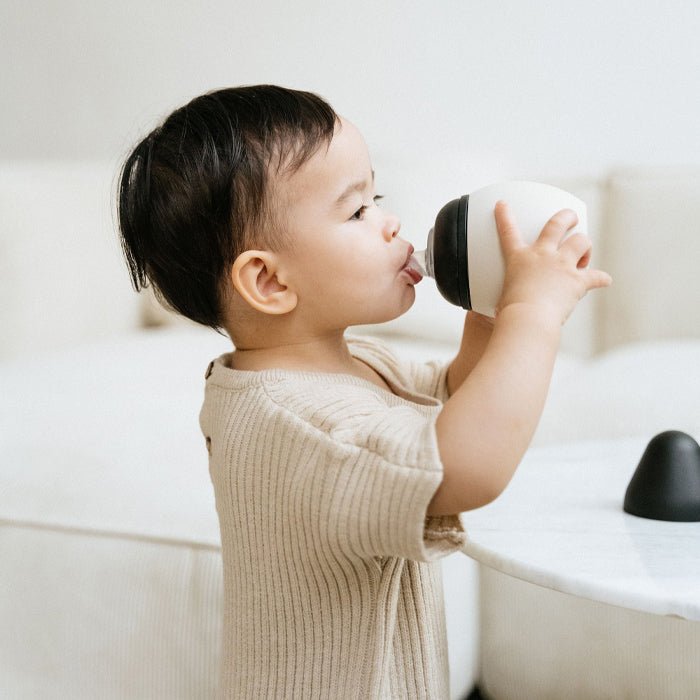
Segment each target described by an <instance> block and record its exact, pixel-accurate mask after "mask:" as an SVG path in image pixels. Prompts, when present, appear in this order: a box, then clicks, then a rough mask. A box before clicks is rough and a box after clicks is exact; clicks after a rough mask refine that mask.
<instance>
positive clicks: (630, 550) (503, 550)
mask: <svg viewBox="0 0 700 700" xmlns="http://www.w3.org/2000/svg"><path fill="white" fill-rule="evenodd" d="M652 437H653V435H649V436H648V437H645V438H636V439H625V440H615V441H605V442H586V443H573V444H569V445H557V446H551V447H543V448H538V449H533V450H530V451H529V452H528V454H527V455H526V456H525V458H524V460H523V462H522V463H521V465H520V466H519V467H518V470H517V471H516V473H515V475H514V477H513V479H512V481H511V482H510V484H509V485H508V487H507V488H506V490H505V491H504V492H503V493H502V494H501V496H499V497H498V498H497V499H496V500H495V501H494V502H493V503H491V504H489V505H488V506H485V507H483V508H480V509H477V510H474V511H469V512H467V513H463V514H462V516H461V518H462V522H463V524H464V527H465V529H466V531H467V534H468V542H467V544H466V546H465V548H464V551H465V553H466V554H468V555H469V556H470V557H473V558H474V559H476V560H477V561H478V562H479V563H481V564H483V565H486V566H489V567H492V568H493V569H496V570H497V571H500V572H502V573H504V574H508V575H510V576H514V577H516V578H519V579H522V580H525V581H528V582H530V583H533V584H536V585H538V586H543V587H545V588H550V589H553V590H557V591H561V592H562V593H568V594H572V595H575V596H578V597H581V598H586V599H589V600H594V601H599V602H602V603H609V604H612V605H617V606H621V607H624V608H629V609H632V610H639V611H643V612H648V613H654V614H657V615H669V616H675V617H679V618H683V619H686V620H691V621H695V622H697V621H700V522H698V523H679V522H666V521H659V520H648V519H646V518H639V517H636V516H633V515H629V514H628V513H625V512H624V511H623V509H622V503H623V499H624V495H625V491H626V489H627V485H628V483H629V480H630V478H631V477H632V474H633V473H634V470H635V469H636V467H637V464H638V463H639V460H640V458H641V456H642V454H643V452H644V449H645V448H646V445H647V443H648V441H649V440H650V439H651V438H652ZM693 437H695V438H696V439H697V437H698V436H696V435H694V436H693Z"/></svg>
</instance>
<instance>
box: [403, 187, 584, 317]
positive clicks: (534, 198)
mask: <svg viewBox="0 0 700 700" xmlns="http://www.w3.org/2000/svg"><path fill="white" fill-rule="evenodd" d="M499 199H502V200H504V201H506V202H507V203H508V205H509V207H510V210H511V212H512V214H513V216H514V218H515V221H516V223H517V224H518V228H519V229H520V231H521V233H522V237H523V240H524V241H525V243H527V244H531V243H532V242H533V241H534V240H535V239H536V238H537V237H538V236H539V234H540V232H541V231H542V229H543V228H544V225H545V224H546V223H547V221H548V219H550V218H551V217H552V215H554V214H555V213H556V212H557V211H559V210H560V209H573V210H574V211H575V212H576V214H577V215H578V223H577V224H576V226H575V227H574V228H573V229H571V230H570V231H568V232H567V237H568V236H570V235H571V234H573V233H586V232H587V228H588V227H587V220H586V205H585V204H584V203H583V202H582V201H581V200H580V199H578V198H577V197H574V195H572V194H570V193H568V192H565V191H564V190H561V189H559V188H558V187H553V186H552V185H545V184H543V183H539V182H528V181H522V180H512V181H506V182H500V183H496V184H493V185H488V186H486V187H482V188H481V189H478V190H476V191H475V192H472V193H471V194H465V195H464V196H462V197H460V198H459V199H453V200H452V201H450V202H448V203H447V204H445V206H444V207H443V208H442V209H440V211H439V212H438V215H437V217H436V219H435V226H434V227H433V228H432V229H431V230H430V233H429V234H428V243H427V246H426V248H425V250H422V251H419V252H416V253H414V254H413V256H412V257H411V259H410V261H409V267H411V268H413V269H415V270H417V271H418V272H419V273H420V274H421V275H423V276H428V277H432V278H433V279H434V280H435V282H436V284H437V288H438V290H439V292H440V294H442V296H443V297H444V298H445V299H446V300H447V301H449V302H450V303H451V304H455V305H457V306H461V307H462V308H464V309H473V310H474V311H476V312H478V313H480V314H484V315H486V316H491V317H493V316H495V314H496V311H495V309H496V304H497V303H498V300H499V298H500V296H501V290H502V289H503V280H504V276H505V265H504V261H503V254H502V253H501V247H500V241H499V239H498V229H497V228H496V219H495V216H494V208H495V205H496V202H497V201H498V200H499Z"/></svg>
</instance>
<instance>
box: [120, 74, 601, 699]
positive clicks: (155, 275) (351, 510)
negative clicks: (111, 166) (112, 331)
mask: <svg viewBox="0 0 700 700" xmlns="http://www.w3.org/2000/svg"><path fill="white" fill-rule="evenodd" d="M379 199H380V197H379V195H378V194H377V193H376V191H375V187H374V171H373V170H372V164H371V160H370V156H369V154H368V152H367V147H366V145H365V142H364V140H363V138H362V136H361V134H360V132H359V131H358V130H357V128H356V127H355V126H354V125H353V124H351V123H350V122H349V121H347V120H346V119H344V118H342V117H341V116H339V115H337V114H336V113H335V112H334V111H333V109H332V108H331V107H330V105H328V104H327V103H326V102H325V101H324V100H323V99H321V98H320V97H318V96H317V95H314V94H312V93H308V92H302V91H296V90H290V89H285V88H282V87H277V86H272V85H258V86H248V87H239V88H231V89H223V90H218V91H215V92H210V93H208V94H205V95H202V96H200V97H198V98H196V99H194V100H192V101H191V102H190V103H189V104H186V105H185V106H183V107H181V108H180V109H177V110H176V111H175V112H173V113H172V114H171V115H170V116H169V117H168V118H167V119H166V120H165V121H164V123H163V124H162V125H160V126H158V127H157V128H156V129H155V130H154V131H153V132H152V133H150V134H149V135H148V136H147V137H146V138H145V139H144V140H143V141H141V143H139V144H138V145H137V146H136V148H135V149H134V151H133V152H132V153H131V155H130V156H129V157H128V159H127V160H126V162H125V164H124V168H123V171H122V174H121V180H120V186H119V224H120V231H121V240H122V245H123V249H124V253H125V257H126V260H127V262H128V265H129V269H130V274H131V278H132V282H133V284H134V286H135V288H136V289H137V290H138V289H140V288H142V287H144V286H147V285H149V284H150V285H152V287H153V290H154V292H155V294H156V296H157V297H158V299H159V300H160V301H161V303H163V304H164V305H166V306H168V307H170V308H171V309H174V310H175V311H177V312H178V313H180V314H182V315H184V316H186V317H188V318H190V319H192V320H193V321H196V322H198V323H200V324H203V325H205V326H210V327H211V328H213V329H216V330H217V331H218V332H223V331H225V332H226V333H227V334H228V336H230V338H231V341H232V345H233V350H232V351H231V352H229V353H226V354H224V355H222V356H221V357H218V358H216V359H215V360H213V361H212V362H211V363H210V364H209V367H208V368H207V369H206V373H205V380H206V383H205V394H204V403H203V405H202V409H201V413H200V426H201V430H202V432H203V434H204V438H205V444H206V448H207V450H208V454H209V471H210V475H211V479H212V482H213V486H214V492H215V496H216V508H217V512H218V517H219V524H220V529H221V545H222V555H223V566H224V605H223V610H224V619H223V640H222V658H221V672H220V697H225V698H332V699H338V698H353V699H356V698H362V699H365V698H440V699H442V698H448V697H449V688H448V662H447V642H446V635H445V613H444V606H443V593H442V581H441V569H440V562H439V561H438V560H439V559H440V558H441V557H443V556H445V555H446V554H449V553H451V552H454V551H457V550H459V549H460V547H462V545H463V543H464V538H465V533H464V531H463V528H462V524H461V522H460V519H459V513H460V512H463V511H465V510H469V509H472V508H478V507H479V506H483V505H485V504H486V503H489V502H490V501H492V500H493V499H494V498H496V497H497V496H498V494H500V493H501V492H502V491H503V489H504V488H505V487H506V485H507V483H508V482H509V480H510V478H511V477H512V475H513V472H514V470H515V468H516V467H517V465H518V463H519V462H520V460H521V458H522V456H523V454H524V452H525V450H526V448H527V446H528V444H529V442H530V440H531V438H532V436H533V433H534V431H535V428H536V425H537V422H538V420H539V417H540V415H541V412H542V409H543V405H544V401H545V397H546V394H547V389H548V385H549V381H550V377H551V374H552V369H553V365H554V360H555V355H556V353H557V348H558V345H559V339H560V332H561V327H562V324H563V323H564V321H565V320H566V318H567V316H568V315H569V313H570V312H571V311H572V309H573V308H574V306H575V305H576V303H577V302H578V301H579V299H581V298H582V297H583V296H584V294H585V293H586V292H587V291H588V290H590V289H593V288H595V287H603V286H606V285H608V284H610V281H611V280H610V278H609V276H608V275H607V274H605V273H604V272H601V271H597V270H592V269H589V268H588V262H589V259H590V251H591V244H590V241H589V239H588V238H587V237H585V236H583V235H580V234H575V235H573V236H571V237H570V238H568V239H567V240H566V241H564V242H563V243H562V240H563V239H564V237H565V234H566V232H567V231H568V230H569V229H570V228H572V227H573V226H574V225H575V224H576V215H575V214H574V212H572V211H570V210H563V211H561V212H559V213H557V214H556V215H555V216H553V217H552V219H551V220H550V221H549V222H548V223H547V224H546V226H545V227H544V229H543V231H542V233H541V235H540V236H539V238H538V239H537V241H536V242H535V243H534V244H532V245H531V246H528V245H525V244H524V243H523V241H522V239H521V237H520V233H519V231H518V228H517V224H516V222H515V221H514V220H513V218H512V217H511V215H510V213H509V210H508V207H507V204H506V203H503V202H499V203H498V204H497V205H496V209H495V212H494V215H495V217H496V222H497V225H498V230H499V235H500V240H501V246H502V250H503V253H504V257H505V261H506V277H505V284H504V289H503V293H502V296H501V299H500V303H499V305H498V309H497V315H496V318H495V320H492V319H488V318H486V317H483V316H479V315H478V314H475V313H472V312H468V313H467V314H466V316H465V323H464V332H463V338H462V343H461V346H460V348H459V352H458V353H457V355H456V356H455V358H454V359H453V360H452V361H451V362H449V363H443V362H438V361H435V360H432V361H427V362H424V363H419V362H404V361H402V360H401V359H400V358H398V357H396V356H395V355H394V354H393V353H392V352H391V351H390V350H389V349H388V348H387V347H386V346H384V345H383V344H382V343H380V342H379V341H377V340H376V339H374V338H372V337H363V336H359V335H354V334H346V329H347V328H348V327H349V326H355V325H360V324H362V325H365V324H371V323H381V322H384V321H389V320H390V319H393V318H396V317H397V316H400V315H401V314H403V313H405V312H406V311H408V310H409V309H410V308H411V305H412V304H413V302H414V299H415V289H414V285H415V284H416V283H417V281H418V280H416V277H415V275H412V274H410V273H408V272H407V271H406V264H407V261H408V258H409V257H410V255H411V253H412V251H413V248H412V246H411V245H410V244H409V243H407V242H406V241H404V240H403V239H402V238H401V237H400V236H399V229H400V222H399V219H398V218H397V217H396V216H394V215H393V214H390V213H388V212H385V211H384V210H383V209H382V208H381V207H380V206H379V204H378V200H379Z"/></svg>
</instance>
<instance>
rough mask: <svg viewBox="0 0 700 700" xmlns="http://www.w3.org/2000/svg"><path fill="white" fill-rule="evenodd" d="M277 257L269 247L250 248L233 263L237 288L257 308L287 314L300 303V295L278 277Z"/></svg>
mask: <svg viewBox="0 0 700 700" xmlns="http://www.w3.org/2000/svg"><path fill="white" fill-rule="evenodd" d="M278 272H279V262H278V259H277V257H276V256H275V255H274V254H273V253H270V252H268V251H265V250H246V251H245V252H244V253H241V254H240V255H239V256H238V257H237V258H236V260H235V262H234V263H233V266H232V267H231V282H232V283H233V286H234V287H235V289H236V291H237V292H238V293H239V294H240V295H241V296H242V297H243V299H245V301H246V302H247V303H248V304H249V305H250V306H252V307H253V308H254V309H256V310H257V311H262V313H265V314H275V315H278V314H286V313H289V312H290V311H292V310H293V309H294V308H295V307H296V305H297V295H296V293H295V292H293V291H292V290H290V289H289V288H288V287H286V286H285V285H283V284H281V283H280V282H279V280H278V276H277V275H278Z"/></svg>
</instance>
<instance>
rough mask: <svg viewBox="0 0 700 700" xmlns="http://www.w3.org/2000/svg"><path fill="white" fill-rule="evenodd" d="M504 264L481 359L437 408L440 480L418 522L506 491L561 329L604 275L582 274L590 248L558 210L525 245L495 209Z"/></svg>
mask: <svg viewBox="0 0 700 700" xmlns="http://www.w3.org/2000/svg"><path fill="white" fill-rule="evenodd" d="M495 214H496V223H497V225H498V232H499V237H500V241H501V248H502V250H503V255H504V259H505V266H506V272H505V281H504V285H503V293H502V295H501V299H500V301H499V304H498V308H497V310H496V320H495V322H494V327H493V333H492V335H491V338H490V340H489V341H488V343H487V345H486V347H485V348H484V350H483V354H482V355H481V357H480V358H479V359H478V361H477V362H476V364H475V365H474V367H473V369H472V370H471V371H470V372H469V373H468V375H467V376H466V378H465V379H464V381H463V382H462V384H461V385H460V386H458V387H457V389H456V391H455V393H454V394H453V395H452V396H450V398H449V399H448V401H447V402H445V404H444V406H443V408H442V411H441V412H440V414H439V416H438V418H437V421H436V425H435V429H436V432H437V441H438V448H439V450H440V457H441V460H442V463H443V467H444V476H443V481H442V483H441V485H440V487H439V488H438V490H437V491H436V493H435V495H434V496H433V499H432V501H431V502H430V505H429V507H428V511H427V513H428V515H448V514H453V513H460V512H463V511H465V510H471V509H472V508H478V507H480V506H483V505H486V504H487V503H490V502H491V501H492V500H494V499H495V498H496V497H497V496H498V495H499V494H500V493H501V492H502V491H503V489H504V488H505V487H506V486H507V484H508V482H509V481H510V479H511V478H512V476H513V473H514V472H515V469H516V467H517V466H518V464H519V463H520V460H521V459H522V457H523V455H524V453H525V450H526V449H527V447H528V445H529V444H530V441H531V440H532V436H533V435H534V432H535V429H536V427H537V423H538V422H539V419H540V416H541V414H542V410H543V408H544V402H545V399H546V396H547V391H548V388H549V382H550V379H551V376H552V371H553V369H554V361H555V358H556V354H557V350H558V348H559V341H560V335H561V327H562V325H563V323H564V322H565V321H566V319H567V318H568V316H569V314H570V313H571V311H572V310H573V309H574V307H575V306H576V304H577V303H578V301H579V300H580V299H582V298H583V296H585V294H586V292H588V291H589V290H591V289H595V288H598V287H606V286H608V285H609V284H610V283H611V281H612V280H611V278H610V276H609V275H607V274H606V273H605V272H602V271H599V270H591V269H588V268H587V267H586V265H587V264H588V261H589V259H590V251H591V242H590V240H589V239H588V238H587V237H586V236H583V235H581V234H574V235H572V236H570V237H569V238H568V239H567V240H566V241H565V242H564V243H561V241H562V239H563V238H564V236H565V234H566V232H567V231H568V230H569V229H570V228H572V227H573V226H575V225H576V222H577V218H576V214H575V213H574V212H573V211H571V210H569V209H565V210H562V211H560V212H558V213H557V214H555V215H554V216H553V217H552V218H551V219H550V220H549V221H548V222H547V224H546V225H545V227H544V229H543V230H542V233H541V234H540V236H539V238H538V239H537V240H536V241H535V242H534V243H533V244H532V245H530V246H528V245H525V244H524V243H523V241H522V237H521V235H520V232H519V230H518V228H517V225H516V223H515V221H514V220H513V218H512V216H511V215H510V212H509V210H508V207H507V205H505V204H504V203H502V202H499V203H498V204H497V205H496V211H495Z"/></svg>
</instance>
